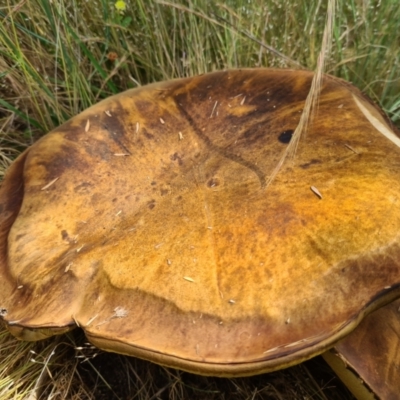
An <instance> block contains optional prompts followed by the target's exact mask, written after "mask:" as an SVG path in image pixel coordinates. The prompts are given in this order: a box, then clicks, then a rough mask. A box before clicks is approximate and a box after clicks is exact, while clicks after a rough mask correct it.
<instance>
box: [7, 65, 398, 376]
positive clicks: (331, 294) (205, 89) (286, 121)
mask: <svg viewBox="0 0 400 400" xmlns="http://www.w3.org/2000/svg"><path fill="white" fill-rule="evenodd" d="M312 76H313V75H312V73H310V72H304V71H291V70H265V69H259V70H233V71H225V72H216V73H211V74H207V75H202V76H198V77H194V78H187V79H180V80H174V81H169V82H163V83H158V84H153V85H149V86H146V87H143V88H140V89H135V90H131V91H127V92H125V93H122V94H120V95H118V96H114V97H111V98H109V99H107V100H105V101H102V102H101V103H99V104H97V105H95V106H93V107H91V108H89V109H88V110H86V111H85V112H83V113H81V114H80V115H78V116H76V117H75V118H73V119H72V120H70V121H69V122H67V123H65V124H64V125H62V126H60V127H59V128H57V129H56V130H54V131H52V132H51V133H50V134H48V135H47V136H45V137H44V138H43V139H41V140H40V141H38V142H37V143H36V144H35V145H33V146H32V147H31V148H30V149H28V150H27V151H26V152H25V153H24V154H23V155H21V156H20V158H19V159H18V160H17V161H16V162H15V163H14V164H13V165H12V167H11V168H10V170H9V172H8V175H7V177H6V179H5V181H4V183H3V186H2V188H1V192H0V210H1V220H0V227H1V228H0V230H1V232H0V239H1V240H0V246H1V247H0V254H1V255H0V257H1V258H0V278H1V280H0V307H1V308H2V314H3V318H4V320H5V321H6V322H7V323H8V327H9V329H10V330H11V332H12V333H14V334H15V335H16V336H18V337H20V338H22V339H28V340H36V339H40V338H42V337H46V336H49V335H52V334H56V333H60V332H64V331H66V330H68V329H70V328H72V327H74V326H76V324H78V325H79V326H81V327H82V328H83V329H84V331H85V333H86V335H87V336H88V338H89V339H90V340H91V341H92V342H93V343H94V344H95V345H97V346H98V347H100V348H103V349H106V350H111V351H116V352H121V353H125V354H131V355H135V356H138V357H142V358H146V359H149V360H152V361H155V362H158V363H161V364H164V365H169V366H174V367H179V368H182V369H185V370H188V371H192V372H197V373H203V374H214V375H226V376H234V375H246V374H254V373H259V372H263V371H271V370H274V369H278V368H281V367H285V366H288V365H291V364H294V363H297V362H300V361H302V360H304V359H306V358H309V357H311V356H313V355H315V354H318V353H320V352H322V351H323V350H324V349H326V348H327V347H329V346H331V345H332V344H333V343H334V342H336V341H337V340H338V339H339V338H341V337H343V336H344V335H345V334H347V333H348V332H350V331H351V330H352V329H353V328H354V327H355V326H356V325H357V324H358V323H359V322H360V320H361V319H362V317H363V316H364V315H365V314H366V313H367V312H369V311H371V310H372V309H374V308H376V307H378V306H380V305H382V304H384V303H387V302H389V301H391V300H392V299H394V298H395V297H397V296H399V294H400V286H399V284H400V247H399V239H400V148H399V143H400V140H399V138H398V137H397V136H396V135H397V134H395V133H394V132H393V130H392V128H391V127H390V124H389V123H388V122H387V121H386V119H385V118H384V117H383V116H382V114H381V113H380V111H378V110H377V109H376V108H375V106H373V105H372V104H371V103H370V102H369V101H368V100H367V99H366V98H364V97H363V96H362V95H361V93H360V92H359V91H358V90H356V89H355V88H353V87H352V86H350V85H349V84H347V83H345V82H343V81H341V80H338V79H336V78H333V77H329V76H326V77H325V78H324V80H323V84H322V93H321V95H320V98H319V106H318V110H317V113H316V115H315V118H314V120H313V123H312V125H311V126H310V129H309V130H308V132H307V134H306V135H304V136H303V137H302V139H301V141H300V145H299V147H298V150H297V153H296V157H295V160H294V163H293V162H291V161H290V160H289V161H288V162H286V163H284V165H283V167H282V169H281V171H280V173H279V174H278V175H277V177H276V178H275V180H274V181H273V182H272V184H271V185H269V186H267V185H266V181H267V179H268V177H269V176H270V174H271V172H272V171H273V169H274V168H275V166H276V165H277V163H278V161H279V160H280V158H281V156H282V154H283V152H284V150H285V148H286V146H288V142H289V141H290V137H291V134H292V132H293V131H294V129H295V128H296V126H297V124H298V122H299V118H300V115H301V112H302V109H303V106H304V101H305V99H306V97H307V94H308V91H309V89H310V84H311V80H312ZM311 187H312V189H313V190H311V189H310V188H311ZM319 195H321V196H322V198H320V196H319Z"/></svg>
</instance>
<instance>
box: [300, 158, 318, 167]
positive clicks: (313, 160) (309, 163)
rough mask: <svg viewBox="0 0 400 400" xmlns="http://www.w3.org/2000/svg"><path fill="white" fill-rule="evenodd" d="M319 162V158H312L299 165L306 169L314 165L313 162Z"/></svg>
mask: <svg viewBox="0 0 400 400" xmlns="http://www.w3.org/2000/svg"><path fill="white" fill-rule="evenodd" d="M321 162H322V161H320V160H316V159H312V160H311V161H310V162H308V163H305V164H301V165H300V167H301V168H303V169H307V168H309V167H310V166H311V165H314V164H321Z"/></svg>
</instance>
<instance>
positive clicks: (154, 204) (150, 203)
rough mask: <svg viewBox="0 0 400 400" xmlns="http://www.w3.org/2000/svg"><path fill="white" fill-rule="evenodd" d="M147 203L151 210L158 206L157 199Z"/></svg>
mask: <svg viewBox="0 0 400 400" xmlns="http://www.w3.org/2000/svg"><path fill="white" fill-rule="evenodd" d="M147 205H148V206H149V208H150V210H152V209H153V208H154V207H155V206H156V201H155V200H150V201H149V202H148V203H147Z"/></svg>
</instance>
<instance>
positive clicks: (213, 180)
mask: <svg viewBox="0 0 400 400" xmlns="http://www.w3.org/2000/svg"><path fill="white" fill-rule="evenodd" d="M220 183H221V182H220V180H219V179H218V178H211V179H210V180H209V181H208V182H207V186H208V187H209V188H213V187H216V186H219V185H220Z"/></svg>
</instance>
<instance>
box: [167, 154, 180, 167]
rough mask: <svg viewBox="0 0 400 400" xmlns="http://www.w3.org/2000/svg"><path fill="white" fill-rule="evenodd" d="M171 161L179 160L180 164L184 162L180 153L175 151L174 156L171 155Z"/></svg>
mask: <svg viewBox="0 0 400 400" xmlns="http://www.w3.org/2000/svg"><path fill="white" fill-rule="evenodd" d="M169 159H170V160H171V161H178V164H179V165H182V164H183V161H182V157H181V156H180V155H179V154H178V153H174V154H173V155H172V156H170V157H169Z"/></svg>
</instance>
